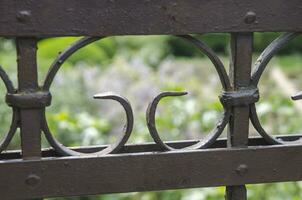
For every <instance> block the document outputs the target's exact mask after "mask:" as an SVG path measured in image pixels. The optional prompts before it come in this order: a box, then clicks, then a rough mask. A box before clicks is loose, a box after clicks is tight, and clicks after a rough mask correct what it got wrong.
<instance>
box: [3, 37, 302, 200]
mask: <svg viewBox="0 0 302 200" xmlns="http://www.w3.org/2000/svg"><path fill="white" fill-rule="evenodd" d="M279 35H280V33H256V34H255V40H254V53H255V54H254V61H255V59H256V58H257V57H258V55H259V54H260V53H261V52H262V51H263V50H264V49H265V47H266V46H267V45H268V44H269V43H270V42H271V41H272V40H273V39H275V38H276V37H278V36H279ZM196 37H197V38H199V39H200V40H202V41H203V42H205V43H206V44H207V45H209V46H210V47H211V48H212V49H214V51H215V52H216V53H217V54H218V55H219V57H220V58H221V60H222V61H223V63H224V64H225V67H226V68H228V66H229V41H230V37H229V35H228V34H207V35H196ZM78 39H79V38H74V37H70V38H69V37H68V38H52V39H43V40H41V41H40V42H39V45H38V47H39V50H38V65H39V81H40V84H42V82H43V79H44V78H45V75H46V73H47V71H48V69H49V66H50V65H51V63H52V62H53V60H54V59H55V57H56V56H57V55H58V53H59V52H61V51H63V50H64V49H65V48H66V47H68V46H69V45H70V44H71V43H73V42H74V41H76V40H78ZM301 43H302V37H299V38H297V39H295V40H293V41H292V42H290V43H289V44H288V45H287V46H286V47H284V48H283V49H282V50H281V51H280V52H279V54H278V55H277V56H276V57H274V58H273V60H272V61H271V62H270V64H269V66H268V67H267V69H266V71H265V73H264V75H263V76H262V79H261V81H260V86H259V87H260V94H261V99H260V101H259V102H258V103H257V110H258V114H259V116H260V120H261V122H262V124H263V127H264V128H265V129H266V130H267V132H269V133H271V134H296V133H301V131H302V124H301V122H300V121H301V118H302V116H301V115H302V104H301V103H300V102H292V101H291V99H290V95H292V94H293V93H295V92H297V91H299V89H301V90H302V81H301V80H302V79H301V77H302V66H301V65H302V56H301V52H302V45H301ZM0 65H1V66H3V68H4V69H5V70H6V71H7V72H8V74H9V76H10V77H11V79H12V80H13V82H14V83H15V85H17V84H16V83H17V81H16V77H17V74H16V73H17V72H16V52H15V46H14V42H13V40H11V39H7V38H0ZM221 89H222V88H221V84H220V83H219V80H218V76H217V73H216V72H215V70H214V67H213V65H212V64H211V62H210V61H209V59H208V58H207V57H205V56H204V55H203V54H201V53H200V52H199V50H198V49H196V48H195V47H193V46H192V45H191V44H190V43H187V42H185V41H183V40H182V39H180V38H177V37H174V36H119V37H110V38H106V39H103V40H101V41H97V42H95V43H93V44H91V45H89V46H87V47H85V48H83V49H81V50H79V51H78V52H77V53H75V54H74V55H73V56H72V57H70V58H69V59H68V60H67V61H66V62H65V63H64V64H63V66H62V68H61V70H60V71H59V73H58V74H57V76H56V78H55V81H54V84H53V85H52V87H51V92H52V95H53V102H52V106H51V107H49V108H47V119H48V122H49V126H50V129H51V131H52V133H53V134H54V135H55V137H56V138H57V139H58V140H59V141H60V142H62V143H63V144H64V145H66V146H82V145H99V144H107V143H112V142H113V141H115V139H116V138H117V136H118V135H119V134H120V133H121V132H122V128H123V123H124V122H125V116H124V113H123V110H122V108H121V107H120V106H119V105H118V104H117V103H115V102H112V101H100V100H94V99H93V98H92V96H93V95H94V94H96V93H100V92H106V91H114V92H117V93H119V94H121V95H123V96H125V97H127V98H128V99H129V100H130V102H131V104H132V107H133V110H134V117H135V124H134V130H133V133H132V135H131V137H130V140H129V142H128V143H143V142H150V141H152V138H151V137H150V135H149V133H148V130H147V127H146V122H145V111H146V108H147V106H148V103H149V102H150V101H151V100H152V99H153V97H154V96H155V95H156V94H158V93H159V92H160V91H184V90H186V91H188V92H189V95H188V96H185V97H177V98H167V99H165V100H163V101H162V102H161V103H160V105H159V108H158V113H157V117H156V119H157V126H158V129H159V132H160V133H161V137H162V138H164V140H181V139H197V138H202V137H204V136H205V135H206V134H207V133H209V132H210V131H211V129H212V128H213V127H214V126H215V124H216V122H217V120H218V118H219V116H220V114H221V112H222V106H221V104H220V102H219V99H218V95H219V93H220V91H221ZM0 91H1V93H2V94H1V96H2V97H1V99H0V100H1V102H0V113H1V115H0V133H1V136H3V135H4V134H5V132H6V131H7V129H8V127H9V124H10V118H11V110H10V108H8V107H7V106H6V104H5V99H4V97H5V88H4V85H3V84H2V83H1V84H0ZM121 119H122V121H121ZM250 135H251V136H257V132H256V131H255V130H254V129H253V127H252V126H251V128H250ZM224 136H225V133H224V134H223V135H222V137H224ZM19 142H20V137H19V134H16V135H15V137H14V139H13V141H12V143H11V145H10V147H9V149H19V148H20V146H19ZM43 147H49V145H48V143H47V142H46V140H45V138H43ZM289 156H290V155H289ZM222 167H223V166H222ZM224 190H225V188H224V187H220V188H202V189H186V190H173V191H163V192H144V193H129V194H113V195H102V196H93V197H78V198H76V197H74V198H52V200H55V199H56V200H63V199H66V200H67V199H76V200H111V199H115V200H141V199H142V200H156V199H161V200H172V199H173V200H220V199H224ZM248 197H249V200H285V199H293V200H296V199H297V200H298V199H301V198H302V183H300V182H293V183H277V184H259V185H249V186H248Z"/></svg>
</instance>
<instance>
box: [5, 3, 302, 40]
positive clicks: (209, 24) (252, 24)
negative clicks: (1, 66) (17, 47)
mask: <svg viewBox="0 0 302 200" xmlns="http://www.w3.org/2000/svg"><path fill="white" fill-rule="evenodd" d="M301 6H302V2H301V1H300V0H291V1H287V0H251V1H248V2H247V1H240V0H185V1H184V0H131V1H125V0H114V1H112V0H85V1H82V0H43V1H41V0H22V1H21V2H20V0H1V1H0V19H1V29H0V35H1V36H13V37H14V36H35V37H45V36H47V37H48V36H67V35H77V36H82V35H89V36H104V35H106V36H107V35H108V36H111V35H129V34H189V33H205V32H253V31H287V32H299V31H302V24H301V23H302V22H301V20H300V19H301V18H302V12H301Z"/></svg>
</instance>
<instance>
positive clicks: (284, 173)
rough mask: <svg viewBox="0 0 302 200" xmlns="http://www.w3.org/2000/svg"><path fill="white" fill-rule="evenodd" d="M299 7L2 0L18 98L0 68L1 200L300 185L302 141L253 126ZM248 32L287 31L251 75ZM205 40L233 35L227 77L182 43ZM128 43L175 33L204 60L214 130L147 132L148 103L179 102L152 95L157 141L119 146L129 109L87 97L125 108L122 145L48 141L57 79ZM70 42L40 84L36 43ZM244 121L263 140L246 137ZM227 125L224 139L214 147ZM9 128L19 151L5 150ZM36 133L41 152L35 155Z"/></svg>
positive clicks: (1, 26)
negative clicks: (75, 62)
mask: <svg viewBox="0 0 302 200" xmlns="http://www.w3.org/2000/svg"><path fill="white" fill-rule="evenodd" d="M301 7H302V1H300V0H292V1H285V0H274V2H273V3H272V1H271V0H265V1H263V0H261V1H260V0H254V1H248V2H247V1H239V0H238V1H237V0H236V1H234V0H211V1H208V0H186V1H183V0H152V1H150V0H132V1H125V0H87V1H81V0H43V1H39V0H23V1H18V0H2V1H0V19H1V20H0V36H5V37H13V38H15V39H16V49H17V58H18V59H17V63H18V87H17V88H15V87H14V86H13V84H12V82H11V81H10V78H9V77H8V75H7V74H6V72H5V71H4V70H3V69H2V67H0V78H1V79H2V81H3V82H4V85H5V87H6V90H7V91H6V93H7V94H6V96H5V94H3V97H4V96H5V97H6V103H7V105H8V106H10V107H12V120H11V121H12V122H11V126H10V128H9V130H8V132H7V134H6V135H5V136H4V138H2V140H1V142H0V180H1V181H0V193H1V199H2V198H3V199H29V198H31V199H32V198H44V197H54V196H77V195H90V194H105V193H116V192H132V191H151V190H165V189H178V188H191V187H213V186H227V189H226V199H227V200H237V199H238V200H244V199H246V192H247V191H246V188H245V186H244V185H245V184H253V183H267V182H280V181H298V180H302V175H301V170H300V169H301V167H302V159H301V156H299V155H300V154H299V152H301V151H302V145H301V137H302V136H299V135H297V136H276V137H273V136H272V135H271V134H269V133H267V132H266V131H265V130H264V129H263V127H262V126H261V123H260V121H259V118H258V116H257V110H256V106H255V104H256V103H257V101H258V100H259V92H258V83H259V80H260V78H261V76H262V74H263V72H264V70H265V68H266V66H267V64H268V63H269V61H270V60H271V59H272V57H273V56H274V55H275V54H276V53H277V51H278V50H279V49H280V48H282V47H283V46H284V45H286V44H287V43H288V42H289V41H291V40H293V39H294V38H296V37H297V36H298V35H299V34H300V33H299V32H301V31H302V28H301V27H302V24H301V20H300V19H301V18H302V12H301ZM289 11H290V12H289ZM255 31H260V32H267V31H283V32H285V31H288V32H291V33H285V34H283V35H281V36H280V37H278V38H277V39H276V40H274V41H273V42H272V43H271V44H270V45H269V46H268V47H267V48H266V49H265V50H264V51H263V53H262V54H261V55H260V57H259V58H258V60H257V61H256V63H255V66H254V68H253V72H252V73H251V60H252V44H253V32H255ZM207 32H211V33H213V32H220V33H222V32H226V33H230V34H231V65H230V69H229V72H230V73H229V75H228V74H227V72H226V68H225V66H224V65H223V63H222V62H221V60H220V59H219V57H218V56H217V55H216V54H215V52H213V51H212V50H211V49H210V48H209V47H208V46H206V45H205V44H204V43H203V42H202V41H200V40H198V39H196V38H195V37H193V36H191V35H188V34H192V33H207ZM129 34H138V35H141V34H144V35H149V34H170V35H174V36H176V37H179V38H181V39H183V40H185V41H187V42H189V43H190V44H192V45H193V46H195V47H197V48H198V49H199V50H200V51H201V53H203V54H205V55H206V56H207V57H208V58H209V59H210V60H211V62H212V63H213V66H214V67H215V69H216V72H217V74H218V76H219V79H220V82H221V85H222V92H221V95H220V96H219V98H220V101H221V103H222V105H223V108H224V111H223V114H222V116H221V118H220V120H219V121H218V122H217V125H216V126H215V127H214V129H213V130H212V131H211V132H210V133H209V134H208V135H207V136H206V137H205V138H204V139H200V140H199V139H196V140H191V141H175V142H165V141H162V139H161V138H160V134H159V133H158V131H157V129H156V121H155V114H156V108H157V105H158V104H159V103H160V100H161V99H162V98H164V97H169V96H181V95H185V94H186V93H185V92H162V93H160V94H159V95H158V96H156V97H155V98H154V99H153V101H152V102H151V103H150V105H149V107H148V109H147V112H146V120H147V122H146V125H147V127H148V129H149V132H150V135H151V136H152V137H153V139H154V141H155V143H148V144H133V145H126V142H127V141H128V138H129V137H130V135H131V132H132V128H133V124H134V117H133V111H132V108H131V105H130V102H129V101H128V100H127V99H126V98H125V97H121V96H120V95H118V94H115V93H112V92H111V93H100V94H97V95H95V96H94V97H95V98H96V99H111V100H114V101H117V102H119V103H120V104H121V106H122V107H123V108H124V110H125V113H126V118H127V123H126V125H125V129H124V132H123V133H122V134H121V137H120V138H119V139H118V141H117V142H116V143H114V144H109V145H102V146H90V147H70V148H69V147H65V146H64V145H63V144H61V143H60V142H59V141H57V140H56V139H55V137H54V136H53V134H52V133H51V131H50V130H49V127H48V124H47V119H46V107H47V106H50V104H51V92H50V90H51V85H52V82H53V80H54V78H55V76H56V74H57V72H58V71H59V69H60V68H61V66H62V64H63V63H64V62H65V61H66V60H67V59H68V58H69V57H70V56H71V55H73V54H74V53H75V52H77V51H78V50H80V49H81V48H84V47H85V46H87V45H89V44H91V43H93V42H96V41H98V40H101V39H103V38H105V36H114V35H129ZM71 35H76V36H83V35H84V36H85V37H83V38H82V39H80V40H78V41H77V42H75V43H74V44H72V45H70V46H69V47H68V48H66V49H65V50H64V51H63V52H62V53H60V54H59V55H58V57H57V58H56V59H55V60H54V62H53V63H52V65H51V66H50V69H49V72H48V74H47V75H46V77H45V80H44V83H43V84H42V86H39V84H38V66H37V63H36V59H37V56H36V53H37V42H38V41H39V40H40V39H41V38H45V37H52V36H71ZM301 96H302V95H301V93H299V94H296V95H293V96H292V99H293V100H299V99H301ZM201 103H202V102H201ZM249 120H251V122H252V124H253V126H254V127H255V129H256V130H257V131H258V132H259V134H260V135H261V137H258V138H250V139H249ZM227 124H228V125H229V129H228V137H227V139H218V137H219V136H220V135H221V133H222V131H223V130H224V129H225V127H226V125H227ZM17 128H20V130H21V151H9V152H3V151H4V150H6V148H7V146H8V145H9V143H10V141H11V139H12V138H13V136H14V134H15V132H16V130H17ZM42 132H43V133H44V134H45V136H46V138H47V141H48V142H49V144H50V145H51V146H52V148H51V149H44V150H42V149H41V133H42ZM272 166H273V167H272ZM12 186H13V187H12Z"/></svg>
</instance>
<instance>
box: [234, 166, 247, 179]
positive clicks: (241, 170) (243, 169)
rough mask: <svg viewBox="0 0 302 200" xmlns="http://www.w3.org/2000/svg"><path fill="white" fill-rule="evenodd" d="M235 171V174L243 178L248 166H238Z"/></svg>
mask: <svg viewBox="0 0 302 200" xmlns="http://www.w3.org/2000/svg"><path fill="white" fill-rule="evenodd" d="M235 171H236V173H237V174H238V175H240V176H243V175H244V174H246V173H247V171H248V166H247V165H245V164H241V165H239V166H238V167H237V168H236V170H235Z"/></svg>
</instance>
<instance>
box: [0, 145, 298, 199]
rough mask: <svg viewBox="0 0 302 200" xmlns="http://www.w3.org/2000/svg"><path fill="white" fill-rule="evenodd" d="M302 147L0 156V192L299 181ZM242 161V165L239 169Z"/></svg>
mask: <svg viewBox="0 0 302 200" xmlns="http://www.w3.org/2000/svg"><path fill="white" fill-rule="evenodd" d="M301 151H302V147H301V146H297V145H292V146H288V145H278V146H267V147H265V146H262V147H250V148H236V149H226V148H222V149H202V150H193V151H186V152H183V151H172V152H161V153H159V152H157V153H154V152H149V153H130V154H117V155H107V156H102V157H97V156H93V157H87V156H86V157H63V158H45V159H43V160H36V161H35V160H32V161H21V160H10V161H0V174H1V176H0V177H1V180H2V181H1V182H0V187H1V197H2V198H3V199H12V198H15V199H19V198H36V197H49V196H79V195H89V194H105V193H116V192H131V191H152V190H165V189H178V188H191V187H213V186H223V185H242V184H247V183H268V182H280V181H298V180H302V173H301V170H300V169H301V166H302V158H301V156H300V154H298V153H297V152H301ZM289 155H290V156H289ZM242 163H244V164H245V165H246V169H247V170H241V169H242V167H241V165H242ZM29 177H35V178H34V179H36V180H37V181H33V182H34V183H33V184H32V185H28V184H26V182H25V181H26V179H27V178H29ZM12 186H13V187H12ZM16 191H18V192H16Z"/></svg>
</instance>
